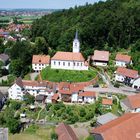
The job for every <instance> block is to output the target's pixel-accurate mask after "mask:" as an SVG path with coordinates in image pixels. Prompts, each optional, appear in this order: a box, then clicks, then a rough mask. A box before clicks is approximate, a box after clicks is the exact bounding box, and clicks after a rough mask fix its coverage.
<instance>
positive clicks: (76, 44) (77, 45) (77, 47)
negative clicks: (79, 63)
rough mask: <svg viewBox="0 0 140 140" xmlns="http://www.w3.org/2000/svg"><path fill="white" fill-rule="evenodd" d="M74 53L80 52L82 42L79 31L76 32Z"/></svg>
mask: <svg viewBox="0 0 140 140" xmlns="http://www.w3.org/2000/svg"><path fill="white" fill-rule="evenodd" d="M73 52H74V53H78V52H80V41H79V39H78V31H77V30H76V33H75V39H74V40H73Z"/></svg>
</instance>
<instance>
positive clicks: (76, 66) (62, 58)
mask: <svg viewBox="0 0 140 140" xmlns="http://www.w3.org/2000/svg"><path fill="white" fill-rule="evenodd" d="M88 65H89V64H88V62H87V61H85V58H84V57H83V55H82V53H80V41H79V39H78V32H77V31H76V35H75V39H74V41H73V52H60V51H59V52H57V53H56V54H55V55H54V56H53V57H52V58H51V68H52V69H66V70H88Z"/></svg>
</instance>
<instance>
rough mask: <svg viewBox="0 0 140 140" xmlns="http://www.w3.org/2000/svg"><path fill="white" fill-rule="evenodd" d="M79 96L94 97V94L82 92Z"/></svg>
mask: <svg viewBox="0 0 140 140" xmlns="http://www.w3.org/2000/svg"><path fill="white" fill-rule="evenodd" d="M79 96H84V97H96V92H92V91H84V92H82V93H80V94H79Z"/></svg>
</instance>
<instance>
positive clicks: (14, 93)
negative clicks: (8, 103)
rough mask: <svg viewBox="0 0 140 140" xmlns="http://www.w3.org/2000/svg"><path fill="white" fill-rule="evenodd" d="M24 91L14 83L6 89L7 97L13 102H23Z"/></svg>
mask: <svg viewBox="0 0 140 140" xmlns="http://www.w3.org/2000/svg"><path fill="white" fill-rule="evenodd" d="M23 96H24V89H23V88H22V87H20V86H19V85H17V84H16V83H15V84H14V85H12V86H11V87H10V88H9V89H8V97H9V99H13V100H23Z"/></svg>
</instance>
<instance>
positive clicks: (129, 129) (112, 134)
mask: <svg viewBox="0 0 140 140" xmlns="http://www.w3.org/2000/svg"><path fill="white" fill-rule="evenodd" d="M139 122H140V113H128V114H124V115H123V116H121V117H119V118H117V119H115V120H113V121H110V122H108V123H106V124H104V125H102V126H99V127H97V128H95V129H93V130H92V132H91V133H92V134H97V135H98V136H99V134H100V135H101V136H102V137H103V139H104V140H137V138H136V134H137V133H139V131H140V124H139Z"/></svg>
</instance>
